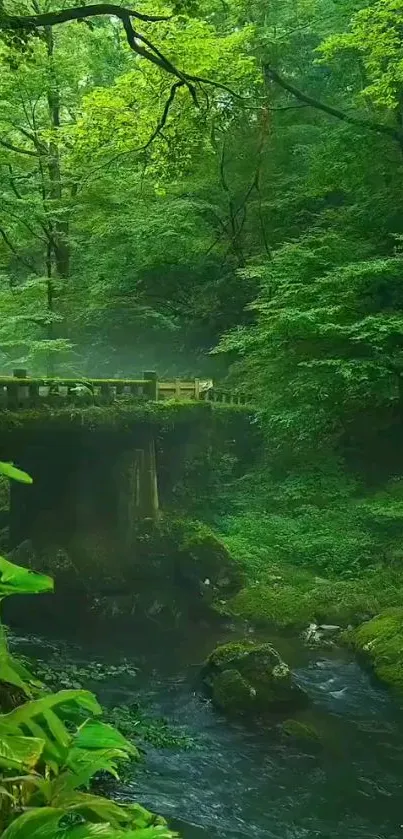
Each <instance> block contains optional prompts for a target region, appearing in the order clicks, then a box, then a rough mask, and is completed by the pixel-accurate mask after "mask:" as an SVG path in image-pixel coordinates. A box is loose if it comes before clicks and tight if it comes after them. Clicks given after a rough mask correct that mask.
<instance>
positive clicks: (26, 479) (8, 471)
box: [0, 461, 32, 484]
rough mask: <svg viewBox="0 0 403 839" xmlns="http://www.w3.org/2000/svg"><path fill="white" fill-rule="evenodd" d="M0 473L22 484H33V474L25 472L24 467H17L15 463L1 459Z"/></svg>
mask: <svg viewBox="0 0 403 839" xmlns="http://www.w3.org/2000/svg"><path fill="white" fill-rule="evenodd" d="M0 475H4V476H5V477H6V478H12V479H13V480H14V481H18V482H19V483H21V484H32V478H31V476H30V475H28V474H27V473H26V472H23V471H22V469H17V467H16V466H14V464H13V463H4V462H3V461H0Z"/></svg>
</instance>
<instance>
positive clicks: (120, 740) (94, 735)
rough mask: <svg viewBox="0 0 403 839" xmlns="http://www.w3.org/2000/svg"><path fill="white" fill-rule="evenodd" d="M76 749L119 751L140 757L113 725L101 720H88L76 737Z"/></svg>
mask: <svg viewBox="0 0 403 839" xmlns="http://www.w3.org/2000/svg"><path fill="white" fill-rule="evenodd" d="M74 747H75V748H78V749H100V748H102V749H118V750H119V751H121V752H123V753H126V754H131V755H133V756H136V757H137V756H138V750H137V749H136V747H135V746H133V744H132V743H130V742H129V740H126V737H123V734H121V733H120V731H118V730H117V729H116V728H114V727H113V726H112V725H108V724H107V723H104V722H100V720H86V722H85V723H83V725H81V726H80V728H79V729H78V731H77V734H76V735H75V737H74Z"/></svg>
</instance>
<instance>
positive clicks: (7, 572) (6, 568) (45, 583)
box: [0, 556, 53, 598]
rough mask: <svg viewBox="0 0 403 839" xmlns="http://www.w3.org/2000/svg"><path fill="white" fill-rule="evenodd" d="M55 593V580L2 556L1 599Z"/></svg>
mask: <svg viewBox="0 0 403 839" xmlns="http://www.w3.org/2000/svg"><path fill="white" fill-rule="evenodd" d="M46 591H53V580H52V579H51V577H47V576H46V575H45V574H38V573H37V572H36V571H30V570H29V569H28V568H23V567H22V566H21V565H16V564H15V563H14V562H9V560H8V559H5V558H4V557H3V556H0V598H1V597H4V596H5V595H9V594H43V593H44V592H46Z"/></svg>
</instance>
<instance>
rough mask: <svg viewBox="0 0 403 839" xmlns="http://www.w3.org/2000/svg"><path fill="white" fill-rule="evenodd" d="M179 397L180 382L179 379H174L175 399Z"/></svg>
mask: <svg viewBox="0 0 403 839" xmlns="http://www.w3.org/2000/svg"><path fill="white" fill-rule="evenodd" d="M180 398H181V383H180V379H175V399H180Z"/></svg>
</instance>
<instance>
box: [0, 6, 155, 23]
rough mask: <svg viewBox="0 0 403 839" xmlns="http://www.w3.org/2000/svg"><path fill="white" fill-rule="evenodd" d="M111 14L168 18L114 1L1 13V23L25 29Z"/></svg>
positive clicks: (121, 16)
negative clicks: (126, 6)
mask: <svg viewBox="0 0 403 839" xmlns="http://www.w3.org/2000/svg"><path fill="white" fill-rule="evenodd" d="M104 15H111V16H113V17H118V18H120V19H121V20H123V17H127V16H129V17H133V18H136V19H137V20H143V21H145V22H149V23H156V22H158V21H161V20H169V17H167V16H166V15H163V16H161V15H145V14H142V13H141V12H136V10H135V9H129V8H124V7H122V6H117V5H116V4H115V3H94V4H92V5H90V6H76V7H75V8H73V9H59V10H58V11H55V12H44V13H43V14H36V15H7V14H4V13H3V14H2V18H1V24H2V26H4V27H7V28H8V29H27V28H32V27H36V26H56V25H57V24H59V23H68V22H69V21H72V20H84V19H85V18H88V17H102V16H104Z"/></svg>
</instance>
